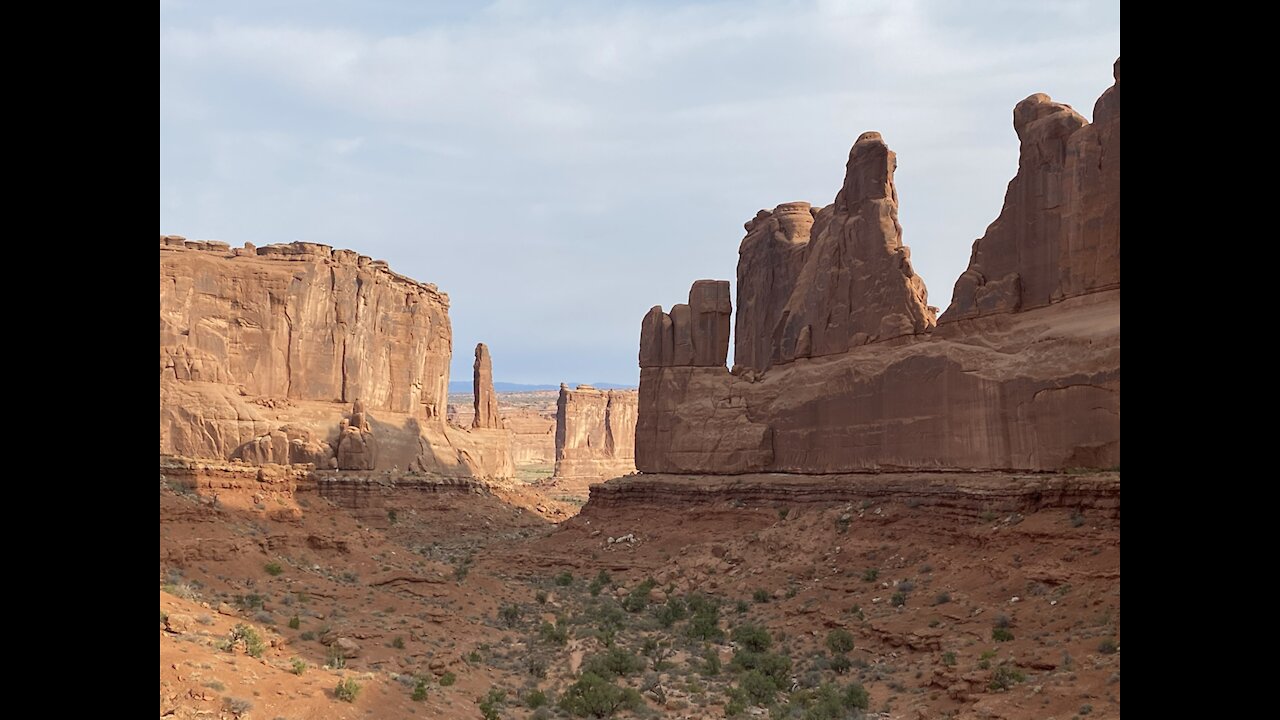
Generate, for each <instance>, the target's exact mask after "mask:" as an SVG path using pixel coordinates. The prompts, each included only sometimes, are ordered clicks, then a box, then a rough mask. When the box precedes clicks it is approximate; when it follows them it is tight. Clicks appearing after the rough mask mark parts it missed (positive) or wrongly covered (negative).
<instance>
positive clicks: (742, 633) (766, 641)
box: [733, 623, 773, 653]
mask: <svg viewBox="0 0 1280 720" xmlns="http://www.w3.org/2000/svg"><path fill="white" fill-rule="evenodd" d="M733 641H734V642H735V643H737V644H738V645H741V646H742V647H744V648H746V649H747V650H749V651H751V652H754V653H762V652H765V651H767V650H768V649H769V646H770V645H772V644H773V638H771V637H769V631H768V630H766V629H764V628H762V627H760V626H759V625H752V624H750V623H744V624H742V625H739V626H737V627H736V628H734V629H733Z"/></svg>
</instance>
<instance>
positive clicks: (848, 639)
mask: <svg viewBox="0 0 1280 720" xmlns="http://www.w3.org/2000/svg"><path fill="white" fill-rule="evenodd" d="M827 648H829V649H830V650H831V652H833V653H847V652H851V651H852V650H853V634H852V633H850V632H849V631H848V630H845V629H843V628H837V629H835V630H832V631H831V632H829V633H827Z"/></svg>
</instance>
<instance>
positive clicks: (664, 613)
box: [653, 595, 688, 628]
mask: <svg viewBox="0 0 1280 720" xmlns="http://www.w3.org/2000/svg"><path fill="white" fill-rule="evenodd" d="M653 614H654V617H656V618H657V619H658V624H659V625H661V626H662V627H664V628H669V627H671V626H672V625H675V624H676V622H677V621H679V620H683V619H684V618H685V616H686V615H687V614H688V612H687V610H686V609H685V606H684V601H683V600H681V599H680V598H678V597H675V596H674V595H670V596H668V597H667V601H666V602H665V603H663V604H662V605H659V606H657V607H656V608H654V610H653Z"/></svg>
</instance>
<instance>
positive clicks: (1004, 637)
mask: <svg viewBox="0 0 1280 720" xmlns="http://www.w3.org/2000/svg"><path fill="white" fill-rule="evenodd" d="M991 639H992V640H995V641H996V642H1009V641H1010V640H1012V639H1013V633H1011V632H1009V630H1008V629H1007V628H1002V627H993V628H991Z"/></svg>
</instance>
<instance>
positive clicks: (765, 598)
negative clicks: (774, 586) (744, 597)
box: [751, 588, 770, 603]
mask: <svg viewBox="0 0 1280 720" xmlns="http://www.w3.org/2000/svg"><path fill="white" fill-rule="evenodd" d="M769 598H770V595H769V591H768V590H765V589H764V588H760V589H759V590H756V591H755V592H753V593H751V599H752V600H755V601H756V602H757V603H767V602H769Z"/></svg>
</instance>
